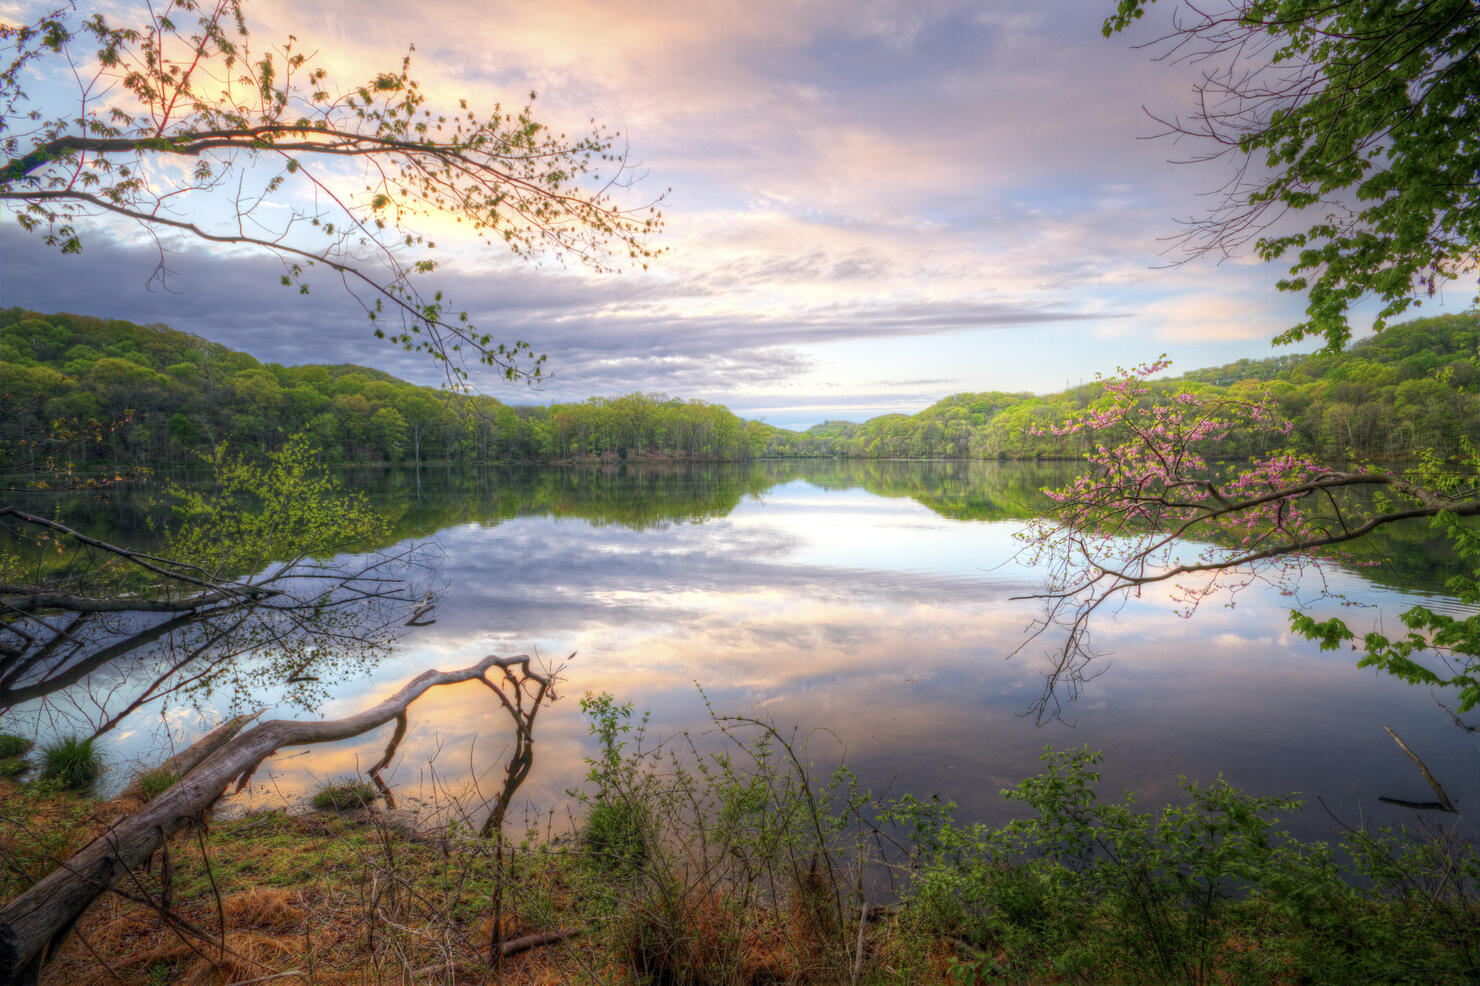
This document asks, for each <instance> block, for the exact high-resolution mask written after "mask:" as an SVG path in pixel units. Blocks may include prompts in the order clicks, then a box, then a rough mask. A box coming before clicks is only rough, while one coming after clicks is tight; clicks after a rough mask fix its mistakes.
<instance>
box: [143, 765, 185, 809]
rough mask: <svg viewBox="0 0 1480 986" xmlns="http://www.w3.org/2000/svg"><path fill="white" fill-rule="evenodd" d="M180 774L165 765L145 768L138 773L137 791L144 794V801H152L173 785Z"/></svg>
mask: <svg viewBox="0 0 1480 986" xmlns="http://www.w3.org/2000/svg"><path fill="white" fill-rule="evenodd" d="M179 779H180V775H179V774H177V773H175V772H174V771H173V770H170V769H169V768H167V767H155V768H154V769H153V770H146V771H144V773H142V774H140V775H139V778H138V785H139V793H140V794H141V795H143V796H144V800H145V801H153V800H154V799H155V798H157V797H159V796H160V795H161V794H163V793H164V792H166V791H168V790H169V789H170V788H171V787H174V785H175V782H176V781H178V780H179Z"/></svg>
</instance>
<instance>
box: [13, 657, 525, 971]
mask: <svg viewBox="0 0 1480 986" xmlns="http://www.w3.org/2000/svg"><path fill="white" fill-rule="evenodd" d="M515 667H518V668H519V669H520V671H521V672H522V673H523V674H524V675H527V676H529V677H531V678H535V679H536V680H539V681H544V679H543V678H542V677H541V676H540V675H538V674H536V673H535V672H534V671H532V670H530V667H529V658H528V657H527V656H524V655H521V656H519V657H497V656H493V655H490V656H488V657H485V658H484V659H483V660H481V661H479V662H478V663H477V664H475V665H473V666H472V667H468V668H463V669H462V670H460V671H427V672H424V673H423V674H420V675H418V676H417V677H415V678H413V679H412V680H411V681H409V682H408V683H407V684H406V685H405V686H404V687H402V688H401V690H400V691H398V692H396V693H395V694H394V695H392V696H391V697H390V698H387V699H386V700H385V701H383V702H381V703H380V704H379V705H376V706H373V707H372V708H369V709H366V710H364V711H362V712H359V713H356V714H355V715H352V716H347V717H346V718H343V719H333V720H325V721H318V722H295V721H291V720H284V719H274V720H272V721H270V722H264V723H261V724H260V725H258V726H254V727H253V728H251V729H249V730H246V731H245V732H242V733H240V734H239V735H237V736H235V737H234V738H233V739H231V740H229V741H228V742H227V743H226V744H225V745H223V746H221V747H220V748H218V749H217V750H216V751H215V752H213V753H211V754H210V755H209V756H207V757H206V758H205V759H204V760H202V761H201V762H200V763H199V765H198V766H196V767H195V769H194V770H191V771H190V772H189V773H188V774H187V775H186V776H185V777H183V778H182V779H181V780H180V781H178V782H177V783H176V784H174V785H173V786H171V787H170V788H169V789H168V790H167V791H165V792H164V793H163V794H161V795H160V796H159V797H157V798H155V799H154V800H153V801H150V802H149V803H148V804H146V805H144V806H143V807H141V808H140V809H139V810H138V811H135V812H133V813H132V814H129V815H127V816H125V817H124V818H122V819H120V820H119V821H117V822H115V823H114V824H112V825H110V826H109V827H108V829H107V831H105V832H103V834H101V835H99V836H98V837H97V838H96V839H94V840H93V841H92V842H90V843H88V844H87V845H86V846H84V847H83V848H82V849H80V850H78V851H77V852H76V853H74V854H73V855H72V857H71V858H69V859H67V860H65V861H63V862H61V864H60V865H58V866H57V868H56V869H55V870H53V871H52V872H51V873H50V874H48V875H47V876H45V877H43V878H42V879H41V880H39V881H38V882H37V883H36V884H35V885H34V886H32V887H31V888H30V889H29V890H26V891H25V892H24V893H22V894H20V895H19V896H17V897H16V898H14V899H13V900H11V901H9V902H8V903H7V904H5V906H4V907H3V908H0V983H6V984H9V983H21V984H31V983H36V982H39V979H40V974H41V967H42V966H43V965H44V964H45V962H46V961H47V958H48V957H49V956H50V955H52V954H55V952H56V949H57V948H58V947H59V946H60V945H61V943H62V941H63V940H64V939H65V938H66V935H67V933H68V931H70V930H71V928H72V926H73V924H75V923H76V921H77V919H78V918H79V917H81V916H82V913H83V912H84V911H85V910H86V909H87V908H88V906H89V905H90V904H92V902H93V901H94V900H96V899H97V897H98V896H99V895H101V894H102V893H104V892H105V891H106V890H107V889H108V888H109V887H111V886H112V885H113V882H114V881H115V880H117V879H118V878H119V877H121V876H123V875H124V874H126V873H129V872H131V871H134V870H137V869H139V868H141V867H143V866H144V865H145V864H146V863H147V862H148V861H149V860H150V858H151V857H153V855H154V853H155V852H157V851H158V850H159V849H160V847H161V846H163V845H164V844H165V840H166V839H168V838H169V836H170V835H171V834H172V833H174V832H176V831H178V830H179V829H181V828H183V827H184V826H185V825H187V824H189V823H190V822H192V821H194V820H196V819H200V818H202V817H203V816H204V814H205V812H206V811H207V810H208V809H209V808H210V807H211V805H212V804H214V803H215V801H216V799H217V798H219V797H220V796H221V795H222V793H223V792H224V791H225V790H226V788H227V787H228V786H229V785H230V784H231V783H232V781H234V780H238V779H240V780H241V782H242V783H243V784H244V783H245V781H246V779H247V778H248V777H250V776H251V775H252V773H253V772H254V771H255V770H256V769H257V768H258V766H260V765H261V763H262V762H263V761H264V760H266V759H267V758H268V757H270V756H272V755H273V754H274V753H276V752H277V751H278V750H279V749H281V748H282V747H285V746H306V745H310V744H315V743H329V742H333V741H335V740H342V739H350V738H351V737H354V736H359V735H360V734H362V733H366V732H369V731H370V730H372V729H374V728H376V727H377V726H381V725H384V724H385V723H387V722H390V721H391V720H393V719H396V718H397V717H400V716H404V715H405V714H406V709H407V707H408V706H410V705H411V703H412V702H414V701H415V700H416V699H417V698H419V697H420V696H421V695H422V694H423V693H424V692H426V691H427V690H428V689H431V688H435V687H436V686H438V685H450V684H456V683H458V682H463V681H474V680H481V681H483V682H484V683H485V684H487V685H489V687H491V688H493V689H494V690H495V691H497V690H498V688H497V685H495V684H494V683H493V682H492V681H490V680H489V679H488V677H487V673H488V671H489V670H490V669H491V668H499V669H501V670H503V671H505V672H507V671H508V670H509V669H511V668H515Z"/></svg>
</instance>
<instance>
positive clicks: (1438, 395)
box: [773, 312, 1480, 458]
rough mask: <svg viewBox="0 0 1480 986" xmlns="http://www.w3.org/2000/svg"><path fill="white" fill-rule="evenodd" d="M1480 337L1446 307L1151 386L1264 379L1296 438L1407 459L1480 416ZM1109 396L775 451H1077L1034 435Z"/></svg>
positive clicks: (856, 432) (976, 403) (1022, 405)
mask: <svg viewBox="0 0 1480 986" xmlns="http://www.w3.org/2000/svg"><path fill="white" fill-rule="evenodd" d="M1477 345H1480V331H1477V315H1476V313H1475V312H1469V313H1466V314H1463V315H1444V316H1439V317H1437V318H1425V319H1418V320H1415V321H1412V322H1408V323H1406V324H1403V325H1395V326H1392V327H1390V328H1388V329H1387V330H1386V331H1385V332H1383V333H1382V334H1381V335H1378V336H1374V337H1372V338H1370V339H1365V340H1363V341H1361V342H1358V343H1356V344H1354V345H1352V346H1350V347H1348V348H1347V349H1346V351H1344V352H1341V353H1337V354H1330V355H1328V354H1317V355H1314V356H1304V355H1296V354H1283V355H1279V356H1272V357H1270V358H1268V359H1262V360H1240V361H1238V362H1237V363H1231V364H1229V365H1228V366H1220V367H1214V368H1210V369H1202V370H1193V371H1191V372H1188V373H1186V374H1184V375H1183V376H1182V377H1180V378H1176V379H1173V380H1164V381H1160V382H1158V383H1156V384H1153V386H1158V387H1163V388H1172V387H1183V388H1190V389H1194V390H1198V391H1201V392H1206V393H1216V392H1219V391H1224V392H1228V393H1232V394H1251V393H1256V392H1257V391H1258V389H1259V388H1260V387H1263V388H1264V389H1265V390H1267V391H1268V393H1269V394H1270V395H1271V396H1273V397H1274V399H1275V400H1276V401H1277V402H1278V403H1279V406H1280V409H1281V410H1282V411H1283V412H1284V414H1285V416H1286V417H1288V418H1289V419H1290V420H1291V421H1293V422H1294V423H1295V431H1294V433H1293V435H1292V436H1291V442H1292V444H1294V445H1295V446H1296V447H1298V448H1300V449H1302V450H1304V451H1307V452H1311V453H1315V454H1318V455H1321V456H1324V457H1327V458H1340V457H1344V456H1346V455H1347V454H1348V451H1349V450H1350V452H1352V453H1354V454H1355V455H1356V456H1357V457H1360V458H1366V457H1372V458H1403V457H1406V456H1411V455H1413V454H1414V453H1415V452H1416V451H1417V450H1419V449H1433V450H1435V451H1437V452H1438V453H1439V454H1440V455H1449V454H1451V453H1453V452H1454V451H1455V449H1456V447H1457V446H1456V443H1457V441H1458V439H1459V436H1460V435H1462V434H1466V433H1469V434H1473V433H1474V431H1475V428H1476V422H1477V419H1480V400H1477V390H1480V385H1477V374H1476V363H1475V359H1476V347H1477ZM1106 369H1107V370H1108V369H1110V368H1109V367H1107V368H1106ZM1102 394H1103V388H1102V386H1101V385H1100V384H1098V383H1092V384H1086V385H1084V386H1080V387H1075V388H1072V389H1070V390H1066V391H1064V392H1062V393H1059V394H1051V395H1048V396H1044V397H1035V396H1034V395H1032V394H1027V393H1018V394H1005V393H1000V392H997V391H992V392H987V393H980V394H955V395H953V396H951V397H947V398H945V399H944V400H941V401H938V402H936V403H935V404H933V405H931V406H930V407H928V408H926V409H925V410H924V411H921V412H920V413H918V414H913V415H903V414H889V415H884V416H882V417H878V418H874V419H872V420H870V421H869V422H867V423H866V424H861V425H859V424H850V423H847V422H838V421H828V422H824V423H823V424H820V425H817V426H815V427H813V428H810V429H808V430H807V431H806V432H804V433H802V434H801V435H799V436H796V437H795V438H794V439H791V440H790V441H789V442H788V443H786V444H784V445H782V446H780V447H774V448H773V450H774V451H777V452H782V453H791V454H801V455H845V456H870V457H882V458H935V457H945V458H993V457H998V458H1032V457H1035V456H1060V455H1072V456H1076V457H1077V455H1078V454H1079V453H1080V452H1082V451H1084V450H1083V449H1080V448H1077V447H1075V446H1074V445H1072V444H1064V443H1063V442H1062V441H1061V440H1058V439H1054V438H1053V437H1051V436H1046V435H1037V434H1034V433H1033V431H1034V429H1041V428H1044V427H1046V426H1048V425H1051V424H1057V423H1059V422H1061V421H1063V420H1065V419H1066V418H1068V417H1069V416H1070V415H1072V414H1075V413H1077V412H1079V411H1082V410H1083V409H1084V408H1086V407H1088V406H1090V405H1092V404H1094V402H1095V401H1096V400H1098V399H1099V398H1100V397H1101V395H1102ZM1224 448H1225V449H1226V450H1228V451H1233V452H1236V453H1239V454H1253V453H1258V452H1263V451H1268V450H1267V449H1262V448H1254V447H1246V448H1236V447H1233V446H1229V445H1225V446H1224Z"/></svg>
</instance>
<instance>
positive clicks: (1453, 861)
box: [887, 750, 1480, 984]
mask: <svg viewBox="0 0 1480 986" xmlns="http://www.w3.org/2000/svg"><path fill="white" fill-rule="evenodd" d="M1044 760H1045V761H1047V763H1048V769H1047V770H1046V771H1045V772H1044V773H1042V774H1040V775H1038V776H1036V777H1031V778H1028V779H1027V780H1025V781H1023V782H1022V783H1021V784H1019V785H1018V786H1017V787H1015V788H1011V789H1009V790H1007V791H1005V792H1004V794H1005V795H1006V796H1007V797H1008V798H1009V799H1011V800H1016V801H1021V802H1023V803H1025V804H1027V805H1028V806H1029V807H1031V808H1032V809H1033V810H1034V811H1035V812H1036V816H1035V817H1032V818H1029V819H1024V820H1019V821H1014V822H1011V823H1009V824H1008V825H1006V826H1004V827H1002V828H1000V829H991V828H988V827H986V826H982V825H976V826H971V827H969V828H964V827H960V826H957V825H956V824H955V823H954V822H953V820H952V812H953V810H954V805H949V804H946V805H940V804H937V803H925V802H920V801H917V800H915V799H913V798H908V797H907V798H904V799H900V800H899V801H896V802H894V803H893V804H892V805H891V807H890V809H889V812H888V815H887V817H888V818H889V819H890V820H892V821H894V822H895V823H899V824H903V825H905V826H906V827H908V828H911V829H913V830H914V832H915V844H916V848H917V851H918V858H919V870H918V873H917V875H916V878H915V882H914V885H913V888H912V891H911V894H910V898H909V901H908V905H907V910H906V915H907V924H909V925H910V926H912V927H914V928H915V929H916V930H917V931H919V932H923V933H925V934H927V935H933V936H940V935H946V936H951V937H953V938H957V939H959V940H963V941H965V942H966V943H967V944H968V945H970V946H972V947H974V948H975V949H977V950H979V953H978V954H979V956H980V958H979V961H978V963H977V964H976V965H974V966H971V967H970V969H969V972H970V974H971V975H976V974H977V973H981V974H983V975H988V976H1007V977H1010V978H1013V979H1026V980H1034V981H1036V980H1037V979H1039V978H1047V979H1054V980H1055V981H1058V980H1060V979H1062V978H1065V977H1067V978H1070V979H1078V980H1081V981H1089V982H1116V981H1122V982H1185V983H1192V984H1203V983H1208V982H1215V981H1230V982H1241V983H1242V982H1248V983H1265V982H1270V981H1274V980H1278V981H1292V982H1316V983H1349V982H1376V981H1380V982H1398V981H1404V982H1412V981H1420V980H1422V981H1427V982H1436V983H1438V982H1466V981H1470V977H1472V976H1473V975H1474V973H1475V972H1476V970H1477V968H1480V965H1477V962H1480V946H1477V945H1476V943H1475V940H1474V939H1475V936H1474V928H1475V927H1477V925H1480V892H1477V884H1480V857H1477V855H1476V852H1475V847H1474V846H1473V845H1471V844H1469V843H1464V842H1461V841H1459V840H1457V839H1454V838H1453V837H1452V834H1450V833H1447V832H1445V831H1444V830H1441V829H1436V830H1435V831H1434V832H1432V833H1429V834H1428V835H1425V836H1422V837H1417V838H1415V837H1414V835H1413V833H1407V832H1382V833H1378V834H1375V835H1374V834H1371V833H1366V832H1356V833H1354V834H1353V835H1352V836H1350V837H1349V838H1348V839H1347V841H1346V845H1345V848H1346V850H1347V854H1348V856H1349V857H1350V858H1351V860H1352V864H1351V870H1350V872H1343V870H1342V868H1341V867H1340V866H1338V864H1337V862H1336V856H1335V853H1334V852H1333V851H1332V849H1331V847H1330V846H1328V845H1326V844H1325V843H1301V842H1297V841H1296V840H1294V839H1293V838H1291V837H1290V836H1288V835H1287V834H1285V833H1284V832H1282V831H1279V830H1278V829H1277V828H1276V825H1277V823H1278V822H1279V821H1280V819H1281V818H1282V817H1284V816H1286V815H1288V814H1290V813H1291V812H1294V811H1296V810H1298V808H1299V802H1297V801H1293V800H1290V799H1285V798H1259V797H1253V796H1251V795H1247V794H1244V793H1242V792H1240V791H1238V790H1236V789H1234V788H1233V787H1231V786H1229V785H1228V784H1227V783H1226V782H1224V781H1223V780H1221V779H1220V780H1218V781H1216V782H1214V783H1213V784H1211V785H1208V786H1206V787H1203V786H1199V785H1197V784H1195V783H1192V782H1184V783H1183V785H1182V789H1183V791H1184V792H1185V793H1186V795H1187V803H1186V804H1184V805H1171V806H1168V807H1166V808H1164V809H1162V810H1161V811H1160V812H1159V813H1156V814H1153V813H1150V812H1140V811H1136V810H1134V807H1133V800H1132V798H1131V796H1129V795H1126V796H1124V797H1122V798H1121V799H1119V800H1115V801H1101V800H1100V799H1099V797H1098V796H1097V794H1096V792H1095V789H1094V788H1095V784H1096V783H1097V782H1098V780H1099V774H1098V772H1096V771H1095V770H1094V767H1095V766H1096V765H1097V764H1098V763H1099V761H1100V755H1099V754H1098V753H1093V752H1091V751H1088V750H1079V751H1073V752H1054V751H1051V750H1050V751H1048V752H1046V753H1045V754H1044ZM1358 888H1364V889H1358ZM1251 943H1252V944H1254V947H1253V948H1252V949H1251V948H1250V944H1251Z"/></svg>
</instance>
